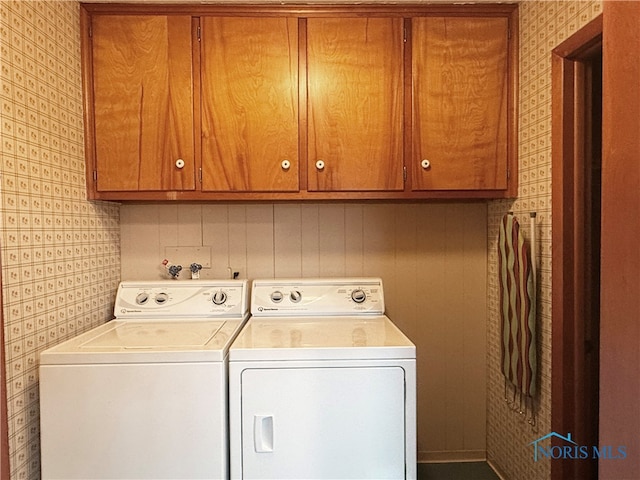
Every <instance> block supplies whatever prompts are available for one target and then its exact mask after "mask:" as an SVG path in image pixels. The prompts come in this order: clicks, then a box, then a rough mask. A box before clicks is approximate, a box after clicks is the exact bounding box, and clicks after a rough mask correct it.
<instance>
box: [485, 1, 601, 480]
mask: <svg viewBox="0 0 640 480" xmlns="http://www.w3.org/2000/svg"><path fill="white" fill-rule="evenodd" d="M601 11H602V3H601V0H590V1H554V2H551V1H531V0H525V1H523V2H521V3H520V8H519V16H520V103H519V105H520V107H519V108H520V124H519V150H520V151H519V162H520V165H519V185H520V187H519V191H518V198H517V199H516V200H515V201H495V202H490V204H489V225H488V235H489V239H488V247H489V252H488V256H489V258H488V262H489V264H488V269H487V271H488V285H487V288H488V303H487V308H488V314H489V319H488V333H487V338H488V346H487V354H488V358H487V362H488V378H487V382H488V393H487V406H488V410H487V457H488V459H489V461H490V462H491V463H492V465H493V466H494V467H496V468H497V469H498V471H499V472H500V473H501V474H502V475H503V476H504V478H506V479H521V478H527V479H545V478H549V476H550V470H551V465H550V462H549V461H548V460H547V461H543V460H539V461H538V462H534V459H533V447H532V446H530V445H529V443H530V442H532V441H533V440H535V439H537V438H539V437H541V436H543V435H546V434H547V433H549V432H550V430H551V328H552V319H551V287H552V286H551V51H552V50H553V49H554V48H555V47H556V46H557V45H558V44H560V43H561V42H562V41H564V40H565V39H567V38H568V37H570V36H571V35H572V34H573V33H575V32H576V31H577V30H579V29H580V28H581V27H582V26H583V25H585V24H586V23H588V22H589V21H591V20H592V19H593V18H595V17H596V16H598V15H599V14H600V13H601ZM508 211H513V212H514V214H515V215H516V216H517V217H518V219H519V220H520V224H521V227H522V229H523V230H524V233H525V236H526V237H527V238H530V228H529V212H532V211H535V212H537V218H536V238H537V245H538V246H537V250H538V255H537V258H538V263H537V264H538V276H537V277H538V295H539V298H538V312H539V313H538V327H539V339H540V340H539V343H540V347H539V353H538V357H539V358H540V364H539V369H540V372H541V378H540V380H541V383H540V387H541V394H540V397H539V399H538V401H537V405H536V411H537V426H536V427H533V426H532V425H530V424H529V418H530V417H529V416H525V415H521V414H519V413H518V412H515V411H513V410H511V409H510V407H509V406H508V405H507V403H506V402H505V399H504V391H505V390H504V377H503V376H502V375H501V373H500V314H499V310H498V305H499V291H498V271H497V265H498V255H497V238H498V226H499V224H500V220H501V218H502V216H503V215H504V214H505V213H507V212H508Z"/></svg>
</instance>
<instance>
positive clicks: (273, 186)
mask: <svg viewBox="0 0 640 480" xmlns="http://www.w3.org/2000/svg"><path fill="white" fill-rule="evenodd" d="M201 29H202V30H201V31H202V34H201V35H202V37H201V42H202V55H201V79H202V190H203V191H267V192H270V191H281V192H282V191H297V190H298V189H299V180H298V171H299V161H298V20H297V19H295V18H286V17H285V18H258V17H203V18H201ZM283 162H285V163H284V164H283Z"/></svg>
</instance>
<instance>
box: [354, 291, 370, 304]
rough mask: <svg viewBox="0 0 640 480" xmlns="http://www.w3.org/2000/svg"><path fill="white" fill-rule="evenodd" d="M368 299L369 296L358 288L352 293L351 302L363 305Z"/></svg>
mask: <svg viewBox="0 0 640 480" xmlns="http://www.w3.org/2000/svg"><path fill="white" fill-rule="evenodd" d="M366 299H367V294H366V293H364V290H362V289H361V288H356V289H355V290H353V291H352V292H351V300H353V301H354V302H356V303H363V302H364V301H365V300H366Z"/></svg>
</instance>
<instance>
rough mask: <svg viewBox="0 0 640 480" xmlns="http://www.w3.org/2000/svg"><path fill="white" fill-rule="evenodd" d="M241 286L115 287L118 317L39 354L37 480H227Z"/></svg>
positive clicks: (242, 312)
mask: <svg viewBox="0 0 640 480" xmlns="http://www.w3.org/2000/svg"><path fill="white" fill-rule="evenodd" d="M247 287H248V285H247V282H246V281H244V280H229V281H209V280H189V281H180V282H178V281H156V282H122V283H121V284H120V286H119V287H118V292H117V296H116V301H115V316H116V318H115V319H114V320H112V321H110V322H108V323H106V324H104V325H101V326H99V327H97V328H94V329H92V330H90V331H88V332H86V333H84V334H82V335H79V336H78V337H76V338H73V339H71V340H68V341H66V342H64V343H61V344H60V345H57V346H55V347H53V348H50V349H48V350H46V351H44V352H43V353H42V354H41V356H40V429H41V454H42V457H41V468H42V479H43V480H52V479H65V480H72V479H78V480H79V479H82V480H89V479H110V480H115V479H118V480H124V479H128V480H134V479H136V480H138V479H154V480H158V479H181V480H185V479H224V478H228V475H229V460H228V458H229V449H228V412H227V399H228V396H227V395H228V393H227V392H228V390H227V389H228V385H227V378H228V371H227V354H228V349H229V345H230V344H231V342H232V341H233V339H234V338H235V337H236V335H237V333H238V332H239V331H240V329H241V327H242V325H243V324H244V322H245V321H246V319H247V317H248V303H249V302H248V296H249V293H248V288H247Z"/></svg>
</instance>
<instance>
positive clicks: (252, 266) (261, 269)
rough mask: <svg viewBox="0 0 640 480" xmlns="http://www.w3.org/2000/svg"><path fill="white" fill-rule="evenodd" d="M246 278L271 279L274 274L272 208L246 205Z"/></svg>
mask: <svg viewBox="0 0 640 480" xmlns="http://www.w3.org/2000/svg"><path fill="white" fill-rule="evenodd" d="M246 208H247V226H246V232H247V237H246V245H247V249H246V254H247V266H246V275H241V276H243V277H246V278H251V279H253V278H271V277H273V276H274V274H275V261H274V259H275V254H274V253H275V252H274V231H275V225H274V221H273V219H274V215H273V210H274V206H273V205H270V204H252V205H247V207H246Z"/></svg>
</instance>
